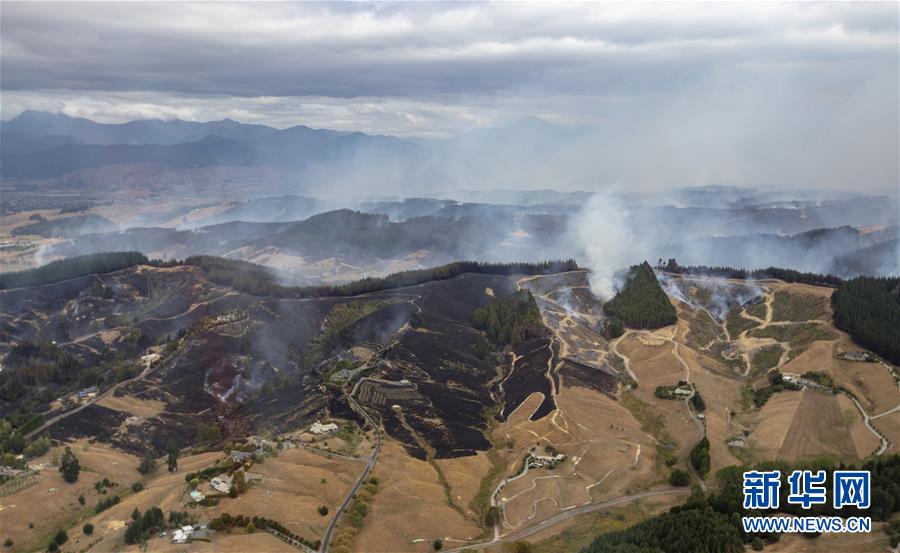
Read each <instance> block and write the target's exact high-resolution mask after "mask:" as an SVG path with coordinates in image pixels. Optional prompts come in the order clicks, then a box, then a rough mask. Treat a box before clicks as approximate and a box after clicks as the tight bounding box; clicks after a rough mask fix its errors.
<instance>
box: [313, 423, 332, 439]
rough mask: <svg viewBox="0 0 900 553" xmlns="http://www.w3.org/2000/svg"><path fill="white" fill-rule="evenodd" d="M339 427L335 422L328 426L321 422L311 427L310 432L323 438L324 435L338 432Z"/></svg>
mask: <svg viewBox="0 0 900 553" xmlns="http://www.w3.org/2000/svg"><path fill="white" fill-rule="evenodd" d="M337 429H338V425H336V424H334V423H333V422H329V423H326V424H322V423H321V422H319V421H316V422H314V423H312V426H310V427H309V431H310V432H312V433H313V434H315V435H316V436H321V435H323V434H331V433H332V432H337Z"/></svg>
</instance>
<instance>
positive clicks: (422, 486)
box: [354, 439, 482, 553]
mask: <svg viewBox="0 0 900 553" xmlns="http://www.w3.org/2000/svg"><path fill="white" fill-rule="evenodd" d="M445 466H446V465H445ZM451 468H452V469H453V470H450V471H449V472H451V473H454V472H455V471H456V469H455V468H453V467H451ZM373 474H374V475H375V476H377V477H378V481H379V485H378V487H379V491H378V494H377V495H375V497H374V500H373V501H372V503H371V504H370V506H369V513H368V515H366V518H365V520H364V523H363V527H362V530H361V531H360V532H359V534H358V535H357V537H356V540H355V542H354V547H355V549H357V550H360V551H367V552H369V551H371V552H372V553H394V552H401V551H427V550H430V549H431V542H432V541H433V540H434V539H435V538H442V539H443V540H444V542H445V543H447V545H448V546H449V545H450V544H452V543H453V542H454V540H457V541H461V540H466V541H468V540H473V539H475V538H476V537H477V536H479V535H480V534H481V532H482V530H481V528H479V527H478V526H477V525H476V524H475V523H474V522H472V521H471V520H468V519H466V518H465V517H463V516H462V515H461V514H460V513H458V512H457V511H455V510H454V509H453V508H452V507H450V506H449V505H448V504H447V501H446V496H445V495H444V489H443V487H442V486H441V485H440V484H439V483H438V476H437V473H436V472H435V470H434V468H433V467H432V466H431V465H429V464H428V463H427V462H425V461H420V460H418V459H415V458H413V457H410V456H409V455H407V453H406V451H405V450H404V449H403V448H402V447H401V446H400V445H399V444H397V443H396V442H395V441H393V440H391V439H387V440H385V442H384V445H383V446H382V449H381V454H380V455H379V458H378V463H377V464H376V466H375V470H374V471H373ZM481 476H482V475H481V474H472V475H471V477H472V478H473V480H474V482H478V481H479V480H480V478H481ZM476 485H477V484H476ZM471 486H472V484H471V483H469V484H465V485H463V486H462V487H463V488H465V487H468V488H471ZM459 495H462V494H459Z"/></svg>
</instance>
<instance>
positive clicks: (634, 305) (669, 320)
mask: <svg viewBox="0 0 900 553" xmlns="http://www.w3.org/2000/svg"><path fill="white" fill-rule="evenodd" d="M603 309H604V311H605V312H606V314H607V315H608V316H610V317H615V318H618V319H621V320H622V321H623V322H624V323H625V325H627V326H630V327H632V328H660V327H663V326H667V325H670V324H674V323H675V320H676V316H675V308H674V307H673V306H672V304H671V302H669V298H668V296H666V293H665V292H663V289H662V287H660V285H659V281H658V280H656V275H655V274H653V269H652V268H651V267H650V264H649V263H647V262H646V261H644V262H643V263H641V264H640V265H635V266H633V267H631V269H630V270H629V272H628V276H627V277H626V281H625V286H624V287H623V288H622V290H620V291H619V293H618V294H616V296H615V297H614V298H613V299H611V300H610V301H608V302H606V304H605V305H604V306H603Z"/></svg>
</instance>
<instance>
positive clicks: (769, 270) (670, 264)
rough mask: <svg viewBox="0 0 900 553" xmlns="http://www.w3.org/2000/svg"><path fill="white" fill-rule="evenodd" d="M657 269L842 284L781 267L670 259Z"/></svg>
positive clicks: (680, 272) (827, 278) (659, 263)
mask: <svg viewBox="0 0 900 553" xmlns="http://www.w3.org/2000/svg"><path fill="white" fill-rule="evenodd" d="M656 268H657V269H660V270H662V271H666V272H669V273H676V274H679V275H705V276H717V277H722V278H734V279H739V280H760V279H767V278H776V279H778V280H783V281H785V282H796V283H800V284H812V285H815V286H838V285H840V284H841V282H843V280H842V279H841V277H838V276H835V275H831V274H827V275H822V274H819V273H806V272H803V271H795V270H794V269H784V268H781V267H766V268H765V269H740V268H736V267H721V266H714V267H710V266H707V265H686V266H685V265H679V264H678V261H676V260H675V259H674V258H671V259H669V260H667V261H665V262H664V261H663V260H662V259H660V260H659V262H658V263H657V266H656Z"/></svg>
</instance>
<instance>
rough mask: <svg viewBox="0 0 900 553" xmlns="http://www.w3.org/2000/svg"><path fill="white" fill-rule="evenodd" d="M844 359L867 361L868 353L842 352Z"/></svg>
mask: <svg viewBox="0 0 900 553" xmlns="http://www.w3.org/2000/svg"><path fill="white" fill-rule="evenodd" d="M843 357H844V359H847V360H848V361H868V359H869V355H868V354H867V353H866V352H864V351H848V352H846V353H844V356H843Z"/></svg>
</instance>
